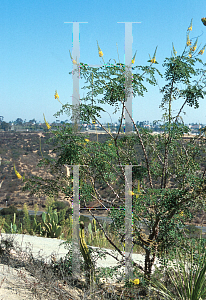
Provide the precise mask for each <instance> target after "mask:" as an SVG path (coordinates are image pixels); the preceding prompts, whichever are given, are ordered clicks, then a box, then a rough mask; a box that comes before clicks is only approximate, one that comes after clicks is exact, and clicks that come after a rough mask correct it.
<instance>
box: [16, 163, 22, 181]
mask: <svg viewBox="0 0 206 300" xmlns="http://www.w3.org/2000/svg"><path fill="white" fill-rule="evenodd" d="M14 172H15V174H16V176H17V178H19V179H21V178H22V176H21V175H20V174H19V172H17V170H16V167H15V164H14Z"/></svg>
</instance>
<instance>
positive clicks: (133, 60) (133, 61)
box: [132, 51, 137, 64]
mask: <svg viewBox="0 0 206 300" xmlns="http://www.w3.org/2000/svg"><path fill="white" fill-rule="evenodd" d="M136 53H137V51H136V52H135V55H134V56H133V59H132V64H134V63H135V56H136Z"/></svg>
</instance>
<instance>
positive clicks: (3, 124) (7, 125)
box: [0, 121, 10, 131]
mask: <svg viewBox="0 0 206 300" xmlns="http://www.w3.org/2000/svg"><path fill="white" fill-rule="evenodd" d="M9 128H10V125H9V123H6V122H5V121H3V122H1V124H0V129H3V130H4V131H8V130H9Z"/></svg>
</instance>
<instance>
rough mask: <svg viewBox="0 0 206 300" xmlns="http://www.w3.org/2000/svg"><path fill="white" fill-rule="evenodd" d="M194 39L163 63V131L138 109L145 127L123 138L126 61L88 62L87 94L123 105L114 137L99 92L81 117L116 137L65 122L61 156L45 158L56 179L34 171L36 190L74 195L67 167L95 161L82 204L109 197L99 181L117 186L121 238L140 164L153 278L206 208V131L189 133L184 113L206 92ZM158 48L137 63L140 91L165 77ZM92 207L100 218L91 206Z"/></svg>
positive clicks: (83, 182) (58, 135)
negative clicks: (103, 138)
mask: <svg viewBox="0 0 206 300" xmlns="http://www.w3.org/2000/svg"><path fill="white" fill-rule="evenodd" d="M188 38H189V33H188V34H187V45H186V46H185V49H184V51H183V53H182V54H181V55H177V53H176V51H175V48H174V46H173V55H172V57H170V58H166V59H165V61H164V63H163V67H164V68H165V75H164V78H165V81H166V84H165V85H164V86H163V88H162V89H161V93H162V95H163V98H162V102H161V108H162V109H163V112H164V113H163V117H162V124H163V125H161V126H160V127H161V129H162V134H160V135H157V136H155V135H153V134H152V132H151V131H150V130H148V129H145V128H138V127H137V126H136V124H135V123H134V120H133V119H132V117H131V116H130V118H131V120H132V122H133V124H134V127H135V131H136V133H137V134H136V135H127V134H125V135H124V136H123V137H120V135H119V133H120V130H121V126H122V120H123V115H124V111H125V110H127V108H126V106H125V101H126V97H125V93H126V92H127V91H125V90H124V87H125V86H124V83H125V79H124V70H125V65H124V64H120V63H117V64H116V65H110V64H109V65H106V64H105V65H104V66H103V67H101V68H99V69H98V68H92V67H88V65H86V64H82V63H80V76H82V77H84V78H85V79H86V80H87V82H89V83H90V85H89V86H88V87H86V88H87V89H89V90H91V91H92V92H88V93H87V96H86V97H85V98H83V99H81V100H82V101H83V100H84V101H85V102H86V101H91V100H90V99H91V97H92V93H93V96H98V95H100V94H103V95H104V97H103V99H101V100H100V99H98V100H97V101H98V103H107V104H110V105H112V106H115V113H116V112H117V111H118V110H119V109H120V105H122V108H121V118H120V128H119V131H118V134H117V136H115V137H113V136H112V134H111V133H109V132H108V131H107V129H106V128H104V126H103V125H102V124H101V123H100V121H99V120H98V118H100V117H101V116H100V114H99V112H100V111H104V110H103V109H102V108H101V107H99V106H96V100H94V99H93V98H92V101H91V102H92V103H91V104H88V105H86V104H83V103H82V102H81V104H80V105H79V107H77V108H76V113H78V114H79V117H80V120H82V121H83V122H87V123H89V122H90V121H92V120H95V121H96V122H97V123H99V124H100V125H101V127H102V128H103V129H104V130H105V131H106V132H107V133H108V134H109V135H110V137H111V139H110V141H108V142H107V143H105V144H103V145H101V144H100V143H97V142H94V143H93V142H88V141H87V143H85V140H84V138H83V137H82V136H80V135H78V133H77V131H75V130H74V128H73V127H72V126H69V125H68V124H65V126H63V127H61V128H58V129H57V130H55V131H54V136H53V137H52V139H51V140H52V141H53V143H54V150H53V152H55V153H57V156H58V158H57V159H56V160H55V159H44V160H42V162H41V164H47V165H50V166H51V170H52V172H54V173H55V174H56V175H55V176H56V178H55V179H53V180H42V178H40V177H34V178H33V179H29V180H28V181H27V183H26V186H25V189H30V190H31V191H32V192H33V193H39V192H44V193H47V194H48V193H50V194H52V193H56V194H58V192H59V191H61V192H64V193H65V196H69V195H70V196H71V195H72V176H71V177H70V179H69V182H70V184H69V185H68V182H67V181H66V180H68V178H66V177H65V176H64V175H63V174H62V173H61V171H62V167H63V166H64V165H65V164H68V165H72V164H80V165H89V168H88V167H84V166H82V167H81V168H80V199H81V204H84V205H85V206H87V204H88V202H89V201H90V200H92V199H96V200H98V201H100V202H102V201H103V199H102V197H101V193H100V190H98V189H97V188H96V183H97V182H99V183H100V184H103V183H104V184H106V185H107V186H108V187H110V189H111V194H112V196H111V199H110V200H106V199H105V201H106V202H107V204H108V205H111V209H110V216H111V217H112V219H113V227H114V230H116V233H117V235H118V236H119V239H120V240H122V241H124V230H125V227H124V217H125V211H124V210H119V211H117V210H114V209H113V208H117V207H119V206H121V207H122V208H125V207H124V203H125V202H124V188H125V181H126V176H125V172H124V169H123V167H122V165H131V164H132V165H139V166H137V167H133V184H132V194H133V222H134V223H133V245H135V244H137V245H139V246H140V247H141V248H142V249H143V250H144V252H145V264H144V267H142V266H140V265H137V264H134V266H135V268H136V269H139V270H140V271H141V272H142V273H143V275H144V277H145V278H147V279H150V276H151V271H152V266H153V265H154V262H155V260H156V258H157V257H158V258H159V259H163V258H164V256H163V254H164V253H165V251H167V252H169V251H170V249H171V248H174V247H180V246H182V247H187V244H186V239H185V240H183V239H182V237H183V235H184V231H181V230H180V226H184V224H185V221H186V220H189V219H192V217H193V215H194V213H195V212H196V211H197V210H198V209H205V201H204V197H205V192H206V185H205V173H206V165H205V162H204V157H205V156H204V155H205V144H206V143H205V138H204V137H203V135H201V133H200V135H198V136H196V137H194V138H191V139H190V140H189V141H186V140H185V139H184V134H185V133H188V132H189V128H188V127H187V126H185V124H184V122H183V118H182V113H183V109H184V107H185V106H186V105H189V106H190V107H193V108H194V109H197V108H198V107H199V100H200V99H203V98H204V95H205V91H204V88H205V64H204V63H203V62H202V60H201V59H200V58H199V57H198V55H199V54H203V52H204V51H203V52H201V51H202V50H203V49H204V48H203V49H202V50H200V51H199V52H198V51H197V50H196V47H197V40H196V41H195V43H194V45H193V46H191V47H189V46H190V45H191V43H189V42H188ZM189 41H190V40H189ZM155 55H156V51H155V54H154V56H153V58H152V59H150V60H149V61H148V62H149V66H145V67H142V66H137V67H132V69H133V70H135V69H137V70H138V71H139V73H137V74H134V75H133V90H134V95H135V94H138V95H139V96H144V94H145V92H147V89H146V87H145V85H144V82H149V83H150V84H152V85H156V83H157V82H156V79H155V76H154V74H155V72H157V73H158V74H159V75H160V76H161V74H160V72H159V71H158V70H157V69H156V67H154V65H156V64H157V62H156V56H155ZM115 63H116V62H115ZM197 64H200V65H201V66H202V69H201V68H197V67H196V65H197ZM103 69H105V71H103ZM114 76H116V77H115V78H114ZM112 77H113V78H112ZM111 78H112V79H111ZM94 80H95V82H94ZM174 100H175V101H179V102H180V109H179V111H178V113H177V114H175V113H174V112H173V111H172V104H173V101H174ZM182 100H183V103H181V101H182ZM71 109H73V110H74V108H73V107H72V105H69V104H65V105H62V109H61V110H60V111H59V112H58V113H57V114H56V115H57V116H59V115H60V114H61V113H63V112H66V113H67V114H68V115H69V114H70V110H71ZM128 113H129V112H128ZM140 123H141V122H140ZM118 165H120V167H118ZM54 170H55V171H54ZM88 181H90V182H91V183H88ZM66 182H67V183H66ZM191 208H192V209H191ZM90 213H91V214H92V215H93V217H95V216H94V214H93V213H92V212H91V211H90ZM96 221H97V222H98V223H99V225H100V227H101V228H102V230H103V231H104V233H105V236H106V238H107V239H108V241H109V242H110V243H111V244H112V245H113V246H114V247H115V249H116V250H117V251H118V252H119V253H121V254H122V256H124V254H123V252H122V251H121V250H120V249H119V248H118V247H117V246H116V245H115V244H114V243H113V242H112V240H111V239H110V238H109V235H108V234H107V233H106V232H105V230H104V229H103V227H102V225H101V224H100V222H99V221H98V220H97V219H96ZM140 222H142V223H144V224H145V225H146V226H147V228H148V230H149V235H148V236H146V235H144V234H143V233H142V230H141V228H140ZM184 241H185V243H184Z"/></svg>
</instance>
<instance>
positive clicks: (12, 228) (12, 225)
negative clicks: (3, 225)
mask: <svg viewBox="0 0 206 300" xmlns="http://www.w3.org/2000/svg"><path fill="white" fill-rule="evenodd" d="M15 223H16V213H14V220H13V224H12V223H11V233H17V226H16V224H15Z"/></svg>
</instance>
